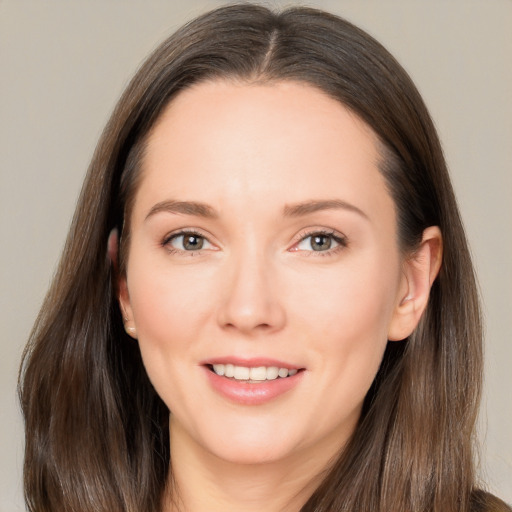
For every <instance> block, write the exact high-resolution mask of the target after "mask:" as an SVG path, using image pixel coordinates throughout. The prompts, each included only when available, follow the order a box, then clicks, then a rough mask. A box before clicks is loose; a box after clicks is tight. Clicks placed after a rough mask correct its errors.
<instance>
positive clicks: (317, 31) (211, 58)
mask: <svg viewBox="0 0 512 512" xmlns="http://www.w3.org/2000/svg"><path fill="white" fill-rule="evenodd" d="M215 78H234V79H238V80H244V81H247V82H255V81H258V82H260V81H262V82H272V81H283V80H293V81H300V82H302V83H307V84H310V85H313V86H314V87H317V88H319V89H320V90H322V91H324V92H325V93H327V94H328V95H330V96H331V97H332V98H335V99H336V100H338V101H340V102H341V103H343V104H344V105H345V106H347V107H348V108H349V109H351V110H352V111H353V112H354V113H356V114H357V115H358V116H359V117H360V118H362V119H363V120H364V121H365V122H366V123H367V124H368V125H369V126H370V127H371V128H372V129H373V130H374V132H375V133H376V134H377V136H378V138H379V140H380V146H381V148H380V150H381V154H382V162H381V164H380V170H381V172H382V173H383V175H384V177H385V178H386V183H387V186H388V188H389V191H390V193H391V195H392V197H393V199H394V201H395V204H396V208H397V214H398V223H399V239H400V240H399V242H400V244H401V247H402V249H403V250H404V251H410V250H413V249H414V248H415V247H416V246H417V244H418V242H419V241H420V239H421V235H422V232H423V230H424V229H425V228H427V227H428V226H433V225H437V226H439V227H440V229H441V231H442V233H443V239H444V259H443V265H442V269H441V272H440V275H439V276H438V278H437V280H436V281H435V282H434V284H433V287H432V291H431V296H430V300H429V304H428V307H427V310H426V312H425V314H424V316H423V318H422V320H421V322H420V325H419V326H418V328H417V329H416V331H415V332H414V334H413V335H412V336H410V337H409V339H407V340H404V341H403V342H399V343H398V342H395V343H389V345H388V347H387V350H386V353H385V356H384V359H383V361H382V364H381V367H380V370H379V372H378V375H377V377H376V379H375V381H374V383H373V385H372V387H371V389H370V391H369V393H368V395H367V397H366V400H365V404H364V408H363V413H362V416H361V419H360V422H359V425H358V427H357V429H356V431H355V432H354V434H353V436H352V438H351V440H350V441H349V444H348V446H346V448H345V449H344V451H343V453H342V454H340V455H339V456H338V459H337V460H336V462H335V463H334V464H333V466H332V468H331V469H330V471H329V474H328V475H327V477H326V478H325V480H324V481H323V483H322V484H321V485H320V487H319V488H318V489H317V490H316V492H315V493H314V494H313V495H312V496H311V497H310V499H309V500H308V502H307V503H306V504H305V505H304V506H303V508H302V510H303V511H304V512H306V511H307V512H310V511H315V512H320V511H323V512H327V511H329V512H335V511H352V512H355V511H374V512H378V511H387V512H391V511H392V512H405V511H409V512H410V511H432V512H433V511H437V512H440V511H443V512H449V511H455V510H456V511H458V512H467V511H469V510H484V509H485V507H486V500H488V499H490V498H486V495H485V494H483V493H481V492H479V491H477V490H476V486H475V472H474V466H473V446H472V444H473V433H474V425H475V419H476V415H477V408H478V403H479V398H480V383H481V372H482V336H481V325H480V312H479V304H478V297H477V291H476V287H475V279H474V275H473V268H472V264H471V260H470V256H469V251H468V248H467V244H466V239H465V235H464V230H463V227H462V224H461V221H460V217H459V213H458V209H457V206H456V202H455V198H454V194H453V191H452V187H451V184H450V180H449V177H448V173H447V169H446V164H445V161H444V158H443V154H442V150H441V146H440V143H439V140H438V137H437V134H436V131H435V129H434V126H433V123H432V121H431V119H430V117H429V114H428V112H427V109H426V107H425V105H424V103H423V101H422V99H421V97H420V95H419V93H418V92H417V90H416V88H415V87H414V85H413V83H412V81H411V80H410V78H409V77H408V75H407V74H406V72H405V71H404V70H403V69H402V67H401V66H400V65H399V64H398V63H397V62H396V61H395V59H394V58H393V57H392V56H391V55H390V54H389V53H388V52H387V51H386V50H385V49H384V48H383V47H382V46H381V45H380V44H379V43H378V42H376V41H375V40H374V39H373V38H371V37H370V36H369V35H368V34H366V33H365V32H363V31H361V30H360V29H358V28H357V27H355V26H353V25H351V24H350V23H348V22H347V21H345V20H342V19H340V18H338V17H336V16H334V15H330V14H327V13H324V12H321V11H318V10H314V9H308V8H291V9H288V10H285V11H283V12H281V13H273V12H271V11H269V10H268V9H266V8H264V7H259V6H255V5H246V4H244V5H234V6H229V7H224V8H220V9H217V10H215V11H212V12H210V13H208V14H206V15H204V16H202V17H199V18H197V19H196V20H194V21H192V22H191V23H189V24H188V25H186V26H184V27H183V28H182V29H180V30H179V31H178V32H176V33H175V34H174V35H172V36H171V37H170V38H169V39H168V40H166V41H165V42H164V43H163V44H162V45H161V46H160V47H159V48H158V49H157V50H156V51H155V52H154V53H153V54H152V55H151V56H150V57H149V58H148V59H147V61H146V62H145V63H144V64H143V66H142V67H141V69H140V70H139V71H138V73H137V74H136V75H135V77H134V78H133V80H132V81H131V83H130V85H129V86H128V88H127V89H126V91H125V93H124V94H123V96H122V97H121V99H120V101H119V103H118V105H117V107H116V109H115V111H114V113H113V115H112V117H111V119H110V121H109V122H108V124H107V126H106V128H105V131H104V132H103V134H102V136H101V138H100V141H99V143H98V146H97V149H96V152H95V154H94V157H93V159H92V162H91V165H90V168H89V172H88V175H87V177H86V180H85V183H84V186H83V190H82V193H81V196H80V199H79V202H78V205H77V209H76V213H75V216H74V220H73V223H72V226H71V229H70V232H69V235H68V239H67V243H66V246H65V249H64V253H63V256H62V259H61V262H60V265H59V268H58V271H57V273H56V276H55V278H54V281H53V284H52V286H51V288H50V291H49V292H48V295H47V297H46V300H45V302H44V305H43V307H42V309H41V312H40V314H39V317H38V319H37V321H36V323H35V326H34V329H33V332H32V334H31V337H30V340H29V343H28V345H27V348H26V351H25V354H24V359H23V365H22V371H21V376H20V397H21V403H22V408H23V413H24V415H25V423H26V455H25V467H24V478H25V493H26V501H27V505H28V507H29V509H30V510H31V511H33V512H36V511H37V512H43V511H47V512H49V511H52V512H56V511H66V512H85V511H92V510H94V511H98V512H100V511H103V512H107V511H108V512H116V511H125V512H128V511H129V512H136V511H137V512H139V511H145V512H146V511H147V512H158V511H159V510H160V509H161V506H162V496H163V492H164V489H165V486H166V483H167V482H168V481H170V480H172V475H170V474H169V466H170V464H169V463H170V453H169V432H168V418H169V411H168V410H167V408H166V406H165V404H164V403H163V402H162V400H161V399H160V398H159V397H158V395H157V394H156V392H155V390H154V389H153V387H152V386H151V384H150V382H149V380H148V377H147V375H146V372H145V369H144V367H143V364H142V361H141V357H140V353H139V350H138V346H137V344H136V342H134V341H133V340H131V338H129V337H128V336H127V335H126V334H125V332H124V329H123V323H122V318H121V315H120V312H119V307H118V304H117V299H116V293H115V285H114V283H115V278H116V276H115V275H114V269H113V266H112V265H111V262H110V260H109V259H108V257H107V239H108V235H109V232H110V231H111V230H112V229H114V228H117V229H118V230H119V231H120V237H121V268H120V271H121V272H123V271H124V269H123V261H124V258H125V256H126V247H127V240H128V239H129V223H128V221H129V213H130V210H131V204H132V202H133V197H134V194H135V192H136V189H137V178H138V177H139V170H140V165H139V164H140V160H141V156H142V154H143V151H144V143H145V140H146V137H147V135H148V133H149V131H150V129H151V128H152V126H154V123H155V121H156V120H157V119H158V117H159V115H160V114H161V112H162V110H163V108H164V107H165V106H166V105H167V104H168V103H169V101H171V100H172V98H173V97H175V96H176V94H178V93H179V92H180V91H181V90H183V89H184V88H187V87H190V86H191V85H192V84H194V83H197V82H199V81H205V80H210V79H215ZM489 503H490V502H489Z"/></svg>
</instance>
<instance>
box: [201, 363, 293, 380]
mask: <svg viewBox="0 0 512 512" xmlns="http://www.w3.org/2000/svg"><path fill="white" fill-rule="evenodd" d="M207 366H208V368H209V369H210V370H211V371H212V372H213V373H215V374H217V375H219V376H220V377H226V378H228V379H232V380H237V381H242V382H249V383H254V384H257V383H260V382H265V381H269V380H276V379H286V378H288V377H293V376H294V375H295V374H297V373H298V372H300V371H302V369H300V370H297V369H295V368H294V369H290V368H279V367H278V366H257V367H247V366H237V365H234V364H209V365H207Z"/></svg>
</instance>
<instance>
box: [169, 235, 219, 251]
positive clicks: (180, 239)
mask: <svg viewBox="0 0 512 512" xmlns="http://www.w3.org/2000/svg"><path fill="white" fill-rule="evenodd" d="M164 245H165V246H166V247H170V248H171V250H173V251H186V252H193V251H200V250H202V249H212V248H213V245H212V244H211V243H210V242H209V241H208V240H207V239H206V238H205V237H204V236H202V235H200V234H198V233H194V232H193V231H182V232H180V233H176V234H174V235H172V236H170V237H169V238H167V239H166V240H165V241H164Z"/></svg>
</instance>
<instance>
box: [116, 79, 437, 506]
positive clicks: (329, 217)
mask: <svg viewBox="0 0 512 512" xmlns="http://www.w3.org/2000/svg"><path fill="white" fill-rule="evenodd" d="M377 147H378V145H377V144H376V137H375V135H374V134H373V132H372V131H371V129H370V128H368V126H367V125H365V124H364V123H363V122H362V121H361V120H360V119H359V118H358V117H357V116H355V115H354V114H352V113H351V112H349V111H348V110H347V109H346V108H345V107H344V106H343V105H341V104H340V103H338V102H336V101H334V100H332V99H330V98H329V97H327V96H326V95H324V94H323V93H322V92H320V91H318V90H317V89H315V88H313V87H311V86H307V85H301V84H298V83H293V82H288V83H273V84H268V85H261V84H258V85H254V84H246V83H234V82H228V81H215V82H206V83H201V84H199V85H196V86H194V87H192V88H190V89H188V90H186V91H184V92H182V93H181V94H180V95H179V96H178V97H177V98H176V99H174V100H173V101H172V103H171V104H170V105H169V106H168V107H167V109H166V110H165V112H164V113H163V115H162V116H161V118H160V119H159V121H158V122H157V124H156V126H155V127H154V128H153V131H152V133H151V134H150V137H149V139H148V146H147V151H146V155H145V158H144V161H143V166H142V179H141V182H140V187H139V190H138V191H137V193H136V198H135V202H134V207H133V211H132V214H131V229H132V232H131V242H130V248H129V255H128V262H127V271H126V276H125V277H123V278H122V279H121V282H120V288H119V289H120V297H119V298H120V304H121V308H122V310H123V313H124V317H125V319H126V327H127V329H129V330H130V331H129V332H130V334H131V335H133V336H134V337H135V338H137V339H138V342H139V345H140V349H141V353H142V357H143V360H144V364H145V366H146V369H147V372H148V375H149V377H150V379H151V381H152V383H153V385H154V386H155V388H156V390H157V392H158V393H159V395H160V396H161V397H162V399H163V400H164V402H165V403H166V404H167V405H168V406H169V409H170V410H171V411H172V413H171V422H170V429H171V453H172V466H173V468H172V472H173V475H174V480H175V489H174V491H175V492H174V496H175V499H174V501H171V500H170V499H169V502H168V503H167V506H168V510H178V509H179V510H187V511H189V510H190V511H195V510H209V511H215V510H223V511H224V512H225V511H227V510H228V511H231V510H232V511H235V510H236V511H239V510H258V511H261V510H266V511H272V510H275V511H277V510H299V509H300V507H301V505H302V504H303V503H304V502H305V501H306V500H307V498H308V496H309V495H310V494H311V493H312V491H313V490H314V488H315V487H316V486H317V485H318V483H319V480H320V478H321V477H322V473H323V471H324V470H325V469H326V468H327V467H328V464H329V462H330V461H331V460H332V458H333V457H334V456H335V455H336V454H338V453H339V452H340V450H342V448H343V445H344V444H345V443H346V441H347V439H348V438H349V436H350V435H351V434H352V432H353V431H354V428H355V426H356V423H357V420H358V418H359V415H360V412H361V406H362V403H363V399H364V396H365V394H366V392H367V390H368V388H369V387H370V385H371V383H372V381H373V379H374V376H375V374H376V372H377V370H378V367H379V364H380V361H381V359H382V355H383V352H384V349H385V346H386V343H387V340H388V339H391V340H401V339H403V338H405V337H406V336H408V335H409V334H410V333H411V332H412V330H413V329H414V327H415V326H416V324H417V322H418V321H419V318H420V316H421V314H422V312H423V310H424V307H425V305H426V302H427V300H428V292H429V289H430V285H431V283H432V281H433V279H434V278H435V275H436V274H437V271H438V269H439V265H440V260H441V235H440V233H439V230H438V229H437V228H429V229H428V230H426V231H425V233H424V237H423V243H422V244H421V247H420V248H419V249H418V251H417V253H415V254H414V255H412V256H411V255H409V257H407V258H405V257H404V255H403V254H401V252H400V251H399V248H398V244H397V233H396V214H395V208H394V204H393V201H392V199H391V197H390V195H389V194H388V192H387V189H386V186H385V182H384V179H383V177H382V175H381V173H380V172H379V170H378V163H379V153H378V150H377ZM334 200H335V201H338V203H337V204H336V205H333V204H332V203H329V206H330V207H328V208H326V207H325V206H326V204H323V206H324V207H323V208H317V209H314V208H313V209H312V208H309V209H304V208H302V211H297V208H295V212H294V214H293V215H291V214H290V212H291V211H292V210H293V207H294V206H297V205H301V204H304V203H308V202H311V201H334ZM172 201H174V202H176V201H179V202H196V203H197V202H199V203H204V204H205V205H208V208H209V209H208V212H210V213H213V214H214V215H213V216H204V215H203V214H204V213H205V211H198V210H197V208H196V209H195V210H190V208H189V210H188V212H185V211H175V210H176V209H175V207H174V206H173V207H170V206H169V205H175V203H170V202H172ZM316 206H317V207H318V204H317V205H316ZM334 206H335V207H334ZM173 209H174V210H173ZM311 210H314V211H311ZM182 230H185V231H186V230H189V231H190V230H192V231H194V232H196V233H197V234H198V235H200V236H201V237H203V238H196V239H195V241H196V242H197V241H202V243H203V248H202V249H201V250H186V248H185V247H184V245H183V238H180V236H179V233H180V232H182ZM319 232H324V237H325V238H324V239H323V240H324V242H325V243H324V245H323V246H321V247H322V249H321V250H316V251H315V250H313V246H312V244H311V241H312V238H311V235H312V234H314V233H319ZM331 234H332V235H331ZM173 235H174V238H172V236H173ZM329 241H330V243H331V247H330V248H328V249H325V247H326V246H327V245H328V243H329ZM315 247H316V248H318V246H315ZM229 356H235V357H241V358H250V357H266V358H274V359H278V360H281V361H285V362H287V363H289V364H290V365H293V366H295V367H298V368H301V369H302V370H301V372H300V376H299V378H298V379H297V381H298V383H297V384H296V385H294V386H293V387H292V388H291V389H290V390H289V391H287V392H286V393H284V394H282V395H279V396H278V397H276V398H274V399H272V400H269V401H267V402H265V403H263V404H259V405H246V404H240V403H235V402H233V401H231V400H229V399H227V398H226V397H225V396H222V395H221V394H219V393H218V392H217V391H216V390H215V389H213V387H212V386H211V384H210V382H209V380H208V378H207V374H206V372H207V370H205V367H204V365H203V363H204V361H207V360H209V359H211V358H221V359H222V358H223V357H229ZM256 385H257V384H256Z"/></svg>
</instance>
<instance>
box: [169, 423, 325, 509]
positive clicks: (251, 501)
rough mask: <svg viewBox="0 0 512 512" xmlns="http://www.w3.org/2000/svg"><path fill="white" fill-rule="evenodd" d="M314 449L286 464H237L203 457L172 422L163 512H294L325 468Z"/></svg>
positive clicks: (182, 431) (194, 444) (296, 456)
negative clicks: (167, 488)
mask: <svg viewBox="0 0 512 512" xmlns="http://www.w3.org/2000/svg"><path fill="white" fill-rule="evenodd" d="M316 448H317V449H315V453H308V450H303V451H302V452H300V453H295V454H293V456H290V457H288V458H287V459H285V460H279V461H272V462H268V463H258V464H238V463H233V462H230V461H226V460H223V459H221V458H219V457H217V456H216V455H214V454H212V453H210V452H207V451H206V450H204V449H203V448H202V447H201V446H200V445H198V444H197V443H196V442H195V441H194V440H193V439H191V438H190V437H189V436H188V435H187V434H186V432H185V431H184V430H183V429H181V428H180V427H179V426H178V425H174V424H173V422H172V421H171V453H172V463H171V482H170V485H169V486H168V487H169V492H168V495H167V497H166V500H165V506H164V511H165V512H203V511H205V510H208V512H239V511H240V510H243V511H244V512H261V511H262V510H265V512H298V511H299V510H300V509H301V507H302V506H303V505H304V503H306V501H307V500H308V498H309V497H310V496H311V494H312V493H313V492H314V490H315V489H316V488H317V487H318V485H319V484H320V482H321V481H322V479H323V477H324V476H325V473H326V468H327V467H328V466H329V462H330V460H329V458H330V457H329V456H328V457H323V458H322V457H320V458H319V457H318V446H317V447H316ZM330 455H332V451H331V452H330Z"/></svg>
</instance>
